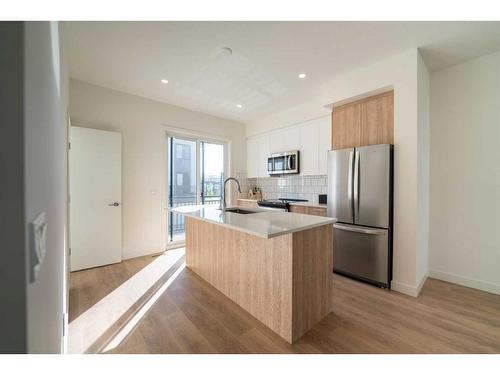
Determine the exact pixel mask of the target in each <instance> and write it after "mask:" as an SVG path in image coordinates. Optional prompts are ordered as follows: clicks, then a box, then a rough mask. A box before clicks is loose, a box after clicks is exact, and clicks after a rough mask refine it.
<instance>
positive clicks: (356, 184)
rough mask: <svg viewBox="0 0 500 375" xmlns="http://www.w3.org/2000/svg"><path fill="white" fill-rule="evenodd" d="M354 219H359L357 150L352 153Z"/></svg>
mask: <svg viewBox="0 0 500 375" xmlns="http://www.w3.org/2000/svg"><path fill="white" fill-rule="evenodd" d="M353 190H354V221H358V220H359V151H358V150H356V151H355V154H354V189H353Z"/></svg>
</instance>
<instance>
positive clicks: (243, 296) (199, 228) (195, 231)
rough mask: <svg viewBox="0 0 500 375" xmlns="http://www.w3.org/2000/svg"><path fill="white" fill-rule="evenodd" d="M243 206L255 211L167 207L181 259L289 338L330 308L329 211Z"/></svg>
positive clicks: (314, 323)
mask: <svg viewBox="0 0 500 375" xmlns="http://www.w3.org/2000/svg"><path fill="white" fill-rule="evenodd" d="M242 209H246V210H248V211H253V212H254V213H251V214H238V213H234V212H227V211H226V212H222V211H220V210H218V209H217V206H215V207H214V205H210V206H207V205H205V206H185V207H177V208H175V209H172V211H173V212H175V213H177V214H181V215H184V218H185V221H184V222H185V231H186V267H187V268H188V269H189V270H190V271H192V272H194V273H196V274H197V275H198V276H200V277H201V278H202V279H203V280H205V281H206V282H207V283H209V284H210V285H212V286H213V287H215V288H217V289H218V290H219V291H220V292H222V293H223V294H224V295H225V296H226V297H228V298H229V299H231V300H232V301H234V302H235V303H237V304H238V305H239V306H241V307H242V308H243V309H245V310H246V311H247V312H249V313H250V314H252V315H253V316H254V317H255V318H256V319H258V320H259V321H260V322H262V323H263V324H265V325H266V326H267V327H269V328H270V329H271V330H273V331H274V332H275V333H277V334H278V335H280V336H281V337H283V338H284V339H285V340H286V341H287V342H289V343H291V344H292V343H294V342H296V341H297V340H298V339H299V338H300V337H301V336H302V335H304V334H305V333H306V332H307V331H309V330H310V329H311V328H312V327H313V326H315V325H316V324H317V323H318V322H319V321H321V319H323V318H324V317H325V316H326V315H328V314H329V313H330V312H331V311H332V302H333V301H332V276H333V273H332V269H333V251H332V244H333V225H332V223H333V222H334V219H332V218H326V217H321V216H312V215H305V214H299V213H293V212H282V211H269V210H262V209H258V208H252V209H249V208H242Z"/></svg>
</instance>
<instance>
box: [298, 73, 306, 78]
mask: <svg viewBox="0 0 500 375" xmlns="http://www.w3.org/2000/svg"><path fill="white" fill-rule="evenodd" d="M306 77H307V74H306V73H300V74H299V78H300V79H304V78H306Z"/></svg>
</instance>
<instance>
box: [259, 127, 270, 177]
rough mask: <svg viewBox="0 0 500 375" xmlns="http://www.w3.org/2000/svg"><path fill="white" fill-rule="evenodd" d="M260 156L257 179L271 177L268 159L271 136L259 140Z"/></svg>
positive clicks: (264, 136) (261, 137)
mask: <svg viewBox="0 0 500 375" xmlns="http://www.w3.org/2000/svg"><path fill="white" fill-rule="evenodd" d="M257 143H258V145H259V146H258V147H259V154H258V157H257V160H258V167H257V177H269V173H268V172H267V157H268V156H269V136H268V135H267V134H265V135H263V136H260V137H259V139H258V142H257Z"/></svg>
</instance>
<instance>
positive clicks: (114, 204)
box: [108, 202, 120, 207]
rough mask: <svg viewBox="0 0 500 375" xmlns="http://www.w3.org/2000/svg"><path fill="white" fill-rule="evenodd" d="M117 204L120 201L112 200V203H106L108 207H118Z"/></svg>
mask: <svg viewBox="0 0 500 375" xmlns="http://www.w3.org/2000/svg"><path fill="white" fill-rule="evenodd" d="M119 205H120V203H118V202H113V203H110V204H108V206H110V207H118V206H119Z"/></svg>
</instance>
